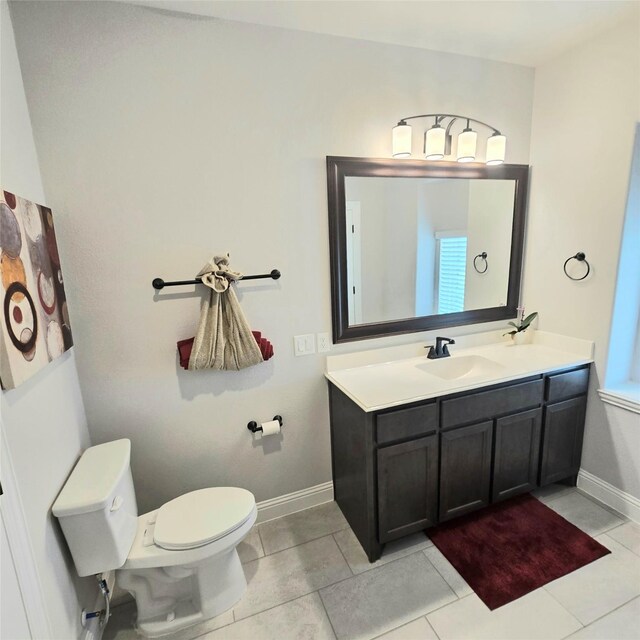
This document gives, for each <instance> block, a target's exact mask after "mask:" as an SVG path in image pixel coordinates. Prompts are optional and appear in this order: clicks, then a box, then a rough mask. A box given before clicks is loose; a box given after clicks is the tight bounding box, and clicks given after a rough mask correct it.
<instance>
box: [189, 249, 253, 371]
mask: <svg viewBox="0 0 640 640" xmlns="http://www.w3.org/2000/svg"><path fill="white" fill-rule="evenodd" d="M196 277H197V278H202V283H203V284H205V285H207V286H208V287H209V288H210V289H211V292H210V295H209V300H208V301H206V300H205V301H204V302H203V304H202V311H201V313H200V324H199V325H198V331H197V333H196V337H195V340H194V342H193V349H192V350H191V357H190V358H189V370H190V371H195V370H198V369H222V370H238V369H244V368H246V367H251V366H253V365H254V364H258V363H260V362H263V359H262V355H261V354H260V349H259V348H258V345H257V344H256V340H255V338H254V337H253V335H252V333H251V329H250V328H249V324H248V323H247V319H246V318H245V317H244V313H242V308H241V307H240V303H239V302H238V298H237V297H236V293H235V291H234V290H233V287H231V286H230V283H231V282H235V281H236V280H240V279H241V278H242V274H241V273H238V272H236V271H232V270H231V269H230V268H229V256H228V255H226V256H214V257H213V259H212V260H211V262H208V263H207V264H206V265H205V266H204V267H202V269H201V270H200V273H198V275H197V276H196Z"/></svg>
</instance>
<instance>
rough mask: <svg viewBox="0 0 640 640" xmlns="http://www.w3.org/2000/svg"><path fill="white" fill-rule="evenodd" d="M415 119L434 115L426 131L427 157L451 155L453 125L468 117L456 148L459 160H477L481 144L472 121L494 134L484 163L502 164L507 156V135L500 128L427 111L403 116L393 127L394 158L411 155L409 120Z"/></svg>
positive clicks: (439, 158) (435, 157) (425, 145)
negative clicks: (478, 147)
mask: <svg viewBox="0 0 640 640" xmlns="http://www.w3.org/2000/svg"><path fill="white" fill-rule="evenodd" d="M416 118H434V124H433V126H432V127H431V128H429V129H427V130H426V131H425V134H424V157H425V158H426V159H427V160H442V159H444V157H445V156H448V155H451V147H452V140H453V136H452V134H451V127H452V126H453V124H454V122H456V120H466V122H467V125H466V127H465V128H464V129H463V130H462V132H461V133H460V134H459V135H458V138H457V147H456V159H457V161H458V162H475V160H476V155H477V146H478V134H477V132H476V131H474V130H473V129H472V128H471V126H470V124H471V123H472V122H475V123H477V124H479V125H482V126H483V127H486V128H487V129H490V130H491V131H492V132H493V133H492V134H491V136H490V137H489V138H488V139H487V151H486V158H485V162H486V164H488V165H498V164H502V163H503V162H504V159H505V153H506V147H507V138H506V137H505V136H504V135H502V133H500V131H499V130H498V129H496V128H495V127H492V126H491V125H490V124H487V123H486V122H482V121H480V120H476V119H475V118H469V117H467V116H460V115H456V114H452V113H427V114H424V115H419V116H410V117H408V118H402V119H401V120H400V121H399V122H398V124H397V125H396V126H395V127H394V128H393V157H394V158H410V157H411V125H409V124H407V120H414V119H416ZM447 119H448V120H449V121H448V123H447V125H446V128H444V127H443V123H444V121H445V120H447Z"/></svg>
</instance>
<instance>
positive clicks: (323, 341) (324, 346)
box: [316, 333, 331, 353]
mask: <svg viewBox="0 0 640 640" xmlns="http://www.w3.org/2000/svg"><path fill="white" fill-rule="evenodd" d="M316 343H317V345H318V353H324V352H325V351H329V350H330V349H331V338H330V337H329V334H328V333H318V334H317V335H316Z"/></svg>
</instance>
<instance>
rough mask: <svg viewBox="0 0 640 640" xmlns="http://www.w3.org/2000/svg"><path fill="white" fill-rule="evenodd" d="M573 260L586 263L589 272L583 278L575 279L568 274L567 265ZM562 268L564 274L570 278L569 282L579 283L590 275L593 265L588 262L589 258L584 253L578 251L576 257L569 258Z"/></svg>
mask: <svg viewBox="0 0 640 640" xmlns="http://www.w3.org/2000/svg"><path fill="white" fill-rule="evenodd" d="M571 260H577V261H578V262H584V263H585V264H586V265H587V272H586V273H585V274H584V275H583V276H582V277H581V278H574V277H572V276H570V275H569V274H568V273H567V265H568V264H569V262H570V261H571ZM562 268H563V269H564V274H565V275H566V276H567V278H569V280H574V281H576V282H578V281H579V280H584V279H585V278H586V277H587V276H588V275H589V273H591V265H590V264H589V262H588V261H587V256H586V255H585V254H584V253H583V252H582V251H578V253H576V255H575V256H571V257H569V258H567V259H566V260H565V261H564V266H563V267H562Z"/></svg>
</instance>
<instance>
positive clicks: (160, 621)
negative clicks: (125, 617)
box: [116, 547, 247, 638]
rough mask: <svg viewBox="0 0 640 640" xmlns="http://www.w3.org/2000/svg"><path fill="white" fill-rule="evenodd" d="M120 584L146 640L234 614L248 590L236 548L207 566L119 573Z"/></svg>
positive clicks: (207, 562)
mask: <svg viewBox="0 0 640 640" xmlns="http://www.w3.org/2000/svg"><path fill="white" fill-rule="evenodd" d="M116 580H117V582H118V584H119V586H121V587H122V588H123V589H126V590H127V591H129V593H131V595H133V597H134V599H135V600H136V604H137V607H138V618H137V621H136V626H137V629H138V631H139V633H141V634H142V635H143V636H146V637H147V638H158V637H162V636H164V635H167V634H169V633H173V632H175V631H179V630H181V629H185V628H187V627H190V626H192V625H194V624H198V623H202V622H205V621H206V620H209V619H211V618H214V617H216V616H218V615H220V614H221V613H224V612H225V611H227V610H229V609H231V607H233V606H234V605H235V604H236V603H237V602H238V601H239V600H240V598H241V597H242V596H243V594H244V592H245V590H246V588H247V580H246V578H245V575H244V570H243V569H242V564H241V563H240V558H239V557H238V553H237V551H236V549H235V547H233V548H232V549H230V550H229V551H228V552H225V553H222V554H219V555H216V556H214V557H213V558H211V559H209V560H208V561H206V562H204V563H202V562H200V563H195V564H193V565H186V566H174V567H159V568H150V569H137V570H136V569H131V570H122V569H121V570H119V571H117V573H116Z"/></svg>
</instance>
